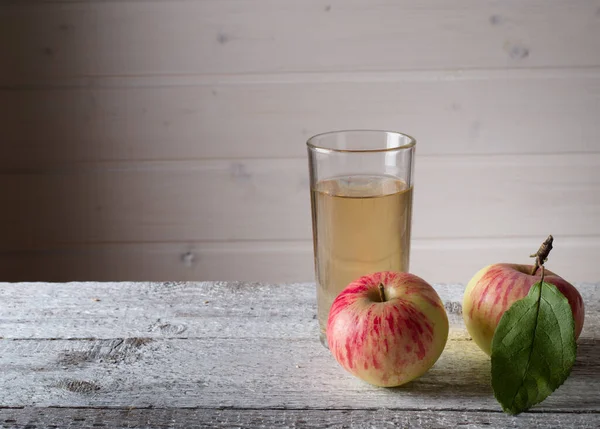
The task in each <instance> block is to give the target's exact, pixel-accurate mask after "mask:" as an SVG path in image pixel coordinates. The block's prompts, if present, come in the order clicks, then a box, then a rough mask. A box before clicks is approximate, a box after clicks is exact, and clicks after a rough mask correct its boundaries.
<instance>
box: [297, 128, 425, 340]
mask: <svg viewBox="0 0 600 429" xmlns="http://www.w3.org/2000/svg"><path fill="white" fill-rule="evenodd" d="M415 144H416V142H415V140H414V139H413V138H412V137H410V136H407V135H405V134H401V133H397V132H391V131H370V130H355V131H335V132H329V133H325V134H319V135H316V136H314V137H311V138H310V139H309V140H308V142H307V146H308V160H309V170H310V193H311V207H312V225H313V245H314V258H315V276H316V282H317V313H318V319H319V327H320V328H321V333H320V338H321V342H322V343H323V344H324V345H327V339H326V327H327V318H328V316H329V308H330V307H331V304H332V302H333V300H334V299H335V297H336V296H337V295H338V294H339V293H340V292H341V291H342V290H343V289H344V288H345V287H346V286H347V285H348V284H349V283H350V282H352V281H353V280H355V279H357V278H359V277H361V276H363V275H367V274H371V273H374V272H378V271H408V264H409V253H410V230H411V216H412V200H413V183H414V181H413V158H414V153H415Z"/></svg>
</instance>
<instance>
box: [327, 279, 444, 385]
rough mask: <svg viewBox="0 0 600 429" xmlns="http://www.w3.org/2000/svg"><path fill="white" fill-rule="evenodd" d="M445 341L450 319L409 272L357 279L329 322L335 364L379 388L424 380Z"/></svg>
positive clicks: (422, 282)
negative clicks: (383, 298) (421, 378)
mask: <svg viewBox="0 0 600 429" xmlns="http://www.w3.org/2000/svg"><path fill="white" fill-rule="evenodd" d="M379 284H383V286H384V293H385V297H386V301H385V302H381V299H380V294H379ZM447 339H448V317H447V315H446V311H445V309H444V305H443V304H442V301H441V300H440V297H439V296H438V294H437V293H436V291H435V290H434V289H433V288H432V287H431V286H430V285H429V284H428V283H427V282H426V281H425V280H423V279H421V278H419V277H417V276H415V275H412V274H409V273H396V272H380V273H375V274H371V275H368V276H364V277H361V278H360V279H358V280H355V281H354V282H352V283H350V284H349V285H348V286H347V287H346V288H345V289H344V290H343V291H342V292H341V293H340V294H339V295H338V296H337V298H336V299H335V300H334V301H333V304H332V305H331V310H330V312H329V319H328V321H327V342H328V345H329V350H330V351H331V353H332V354H333V356H334V357H335V359H336V360H337V361H338V362H339V364H340V365H341V366H342V367H343V368H344V369H346V370H347V371H349V372H350V373H351V374H353V375H355V376H356V377H358V378H360V379H362V380H364V381H366V382H368V383H371V384H374V385H377V386H384V387H392V386H399V385H401V384H404V383H407V382H409V381H411V380H413V379H415V378H417V377H419V376H421V375H423V374H424V373H425V372H426V371H427V370H428V369H429V368H431V366H432V365H433V364H434V363H435V362H436V361H437V359H438V358H439V357H440V355H441V354H442V351H443V350H444V346H445V345H446V340H447Z"/></svg>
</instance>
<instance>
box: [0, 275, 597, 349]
mask: <svg viewBox="0 0 600 429" xmlns="http://www.w3.org/2000/svg"><path fill="white" fill-rule="evenodd" d="M434 287H435V289H436V290H437V292H438V294H439V295H440V297H441V299H442V301H443V302H444V305H445V307H446V311H447V313H448V317H449V320H450V327H451V330H452V332H453V337H454V338H455V339H456V340H466V339H467V338H468V336H467V335H466V334H465V330H464V325H463V322H462V316H461V314H462V313H461V311H462V309H461V303H462V298H463V293H464V286H462V285H460V284H436V285H435V286H434ZM577 287H578V290H579V292H580V293H581V295H582V297H583V300H584V302H585V305H586V323H585V327H584V330H583V334H582V337H583V338H596V337H598V336H600V311H599V310H598V307H599V306H600V288H599V287H598V285H597V284H595V283H583V284H578V285H577ZM32 291H35V293H32ZM0 301H1V302H3V303H4V305H3V308H2V318H1V319H0V337H3V338H5V339H14V340H22V339H44V338H46V339H47V338H52V339H82V338H83V339H90V338H91V339H93V338H105V339H112V338H152V339H160V338H174V339H175V338H179V339H184V338H218V339H224V340H226V339H230V338H233V339H239V340H250V339H253V338H263V339H271V340H280V339H285V338H288V339H298V340H300V339H303V340H310V339H313V338H316V336H317V333H318V330H317V323H316V321H315V320H316V319H314V316H315V314H316V297H315V286H314V283H288V284H269V283H258V282H201V283H197V282H163V283H153V282H147V283H133V282H119V283H95V282H84V283H79V282H75V283H66V284H62V283H12V284H11V283H0ZM290 302H292V303H293V305H292V304H290Z"/></svg>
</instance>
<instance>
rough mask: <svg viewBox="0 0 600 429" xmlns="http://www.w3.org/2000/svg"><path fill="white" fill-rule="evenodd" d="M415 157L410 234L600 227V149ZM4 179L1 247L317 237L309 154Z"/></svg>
mask: <svg viewBox="0 0 600 429" xmlns="http://www.w3.org/2000/svg"><path fill="white" fill-rule="evenodd" d="M416 163H417V167H416V169H415V176H416V179H415V181H416V182H415V189H416V191H415V194H414V199H415V202H414V216H413V224H414V227H413V233H414V234H413V237H414V238H416V239H420V238H426V239H436V238H455V237H463V238H481V237H507V236H510V237H523V236H527V237H532V236H538V237H545V236H547V234H548V233H552V234H554V235H556V236H557V237H560V236H561V235H562V236H590V235H595V236H600V222H597V219H600V205H598V204H597V201H598V196H599V195H600V152H598V153H589V154H568V155H566V154H565V155H558V154H557V155H541V154H535V155H533V154H532V155H522V156H518V157H515V156H510V155H503V156H490V155H486V156H484V155H481V156H457V157H436V156H419V157H418V158H417V161H416ZM550 171H551V172H552V174H548V172H550ZM474 180H476V181H477V186H472V184H473V181H474ZM0 189H4V190H5V192H4V194H3V197H4V207H5V210H2V211H0V235H2V240H1V242H0V249H1V250H26V249H36V248H40V247H41V248H48V246H49V245H66V244H81V243H97V242H100V243H107V242H108V243H110V242H117V243H119V242H133V243H136V242H164V241H170V242H172V241H182V242H187V241H190V240H194V241H200V240H210V241H231V240H309V239H311V237H312V234H311V224H310V199H309V184H308V167H307V161H306V158H305V157H303V158H298V159H254V160H211V161H178V162H140V163H109V164H96V165H91V166H88V165H81V166H72V167H64V168H56V169H54V168H51V169H48V170H39V171H33V172H23V173H20V174H19V173H15V174H11V173H6V174H0ZM442 214H443V215H442ZM537 240H538V239H536V242H537ZM536 246H537V244H536ZM588 262H589V264H590V265H591V266H593V261H592V260H589V261H585V262H584V261H582V262H581V264H582V265H583V264H585V263H588Z"/></svg>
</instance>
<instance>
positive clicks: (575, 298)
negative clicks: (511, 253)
mask: <svg viewBox="0 0 600 429" xmlns="http://www.w3.org/2000/svg"><path fill="white" fill-rule="evenodd" d="M531 270H533V266H532V265H519V264H493V265H488V266H487V267H484V268H482V269H481V270H479V271H478V272H477V274H475V276H474V277H473V278H472V279H471V281H470V282H469V284H468V285H467V288H466V290H465V295H464V298H463V307H462V311H463V319H464V321H465V325H466V326H467V330H468V331H469V334H471V337H473V341H475V343H476V344H477V345H478V346H479V347H480V348H481V350H483V351H484V352H485V353H487V354H488V355H490V354H491V348H492V338H493V337H494V332H495V331H496V327H497V326H498V322H500V318H501V317H502V315H503V314H504V312H505V311H506V310H508V309H509V308H510V306H511V305H512V304H513V303H514V302H515V301H518V300H519V299H522V298H524V297H525V296H526V295H527V294H528V293H529V289H531V286H533V285H534V284H535V283H537V282H539V281H540V278H541V272H542V271H541V269H538V270H537V272H536V273H535V275H531ZM544 271H545V273H544V281H545V282H546V283H550V284H553V285H554V286H556V287H557V288H558V290H559V291H560V292H561V293H562V294H563V295H564V296H565V297H566V298H567V299H568V300H569V304H570V305H571V310H572V311H573V318H574V320H575V338H578V337H579V334H580V333H581V329H582V328H583V319H584V316H585V311H584V307H583V299H582V298H581V295H580V294H579V292H578V291H577V289H575V287H574V286H573V285H571V284H570V283H569V282H567V281H566V280H565V279H563V278H562V277H560V276H558V275H556V274H554V273H553V272H552V271H549V270H547V269H545V268H544Z"/></svg>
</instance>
